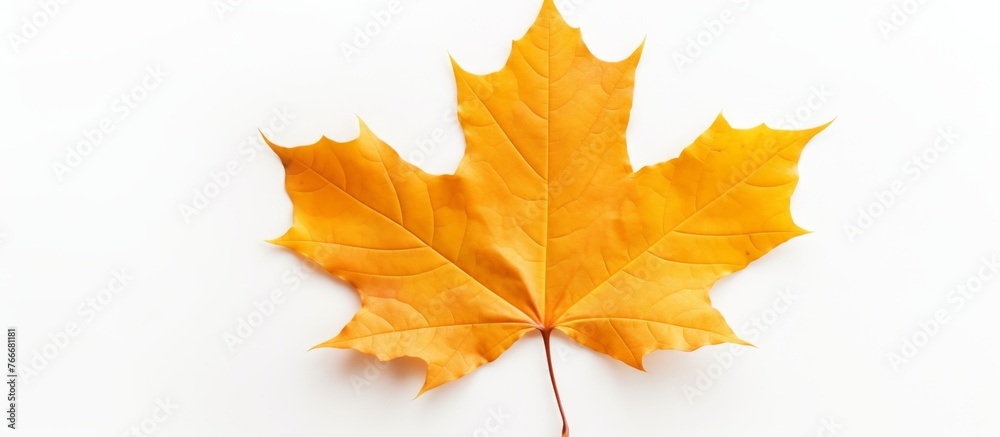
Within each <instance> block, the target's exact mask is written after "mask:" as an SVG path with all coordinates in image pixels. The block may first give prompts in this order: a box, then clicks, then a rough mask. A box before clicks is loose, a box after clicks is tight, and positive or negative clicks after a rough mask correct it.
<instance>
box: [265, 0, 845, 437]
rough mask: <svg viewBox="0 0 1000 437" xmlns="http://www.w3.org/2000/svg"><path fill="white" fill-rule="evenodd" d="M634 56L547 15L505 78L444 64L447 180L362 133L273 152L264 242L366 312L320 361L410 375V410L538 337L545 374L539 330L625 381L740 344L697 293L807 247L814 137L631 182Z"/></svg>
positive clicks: (777, 141) (761, 136) (770, 140)
mask: <svg viewBox="0 0 1000 437" xmlns="http://www.w3.org/2000/svg"><path fill="white" fill-rule="evenodd" d="M641 51H642V50H641V47H640V48H639V49H638V50H636V52H635V53H634V54H632V55H631V56H629V57H628V58H627V59H625V60H623V61H620V62H604V61H601V60H599V59H597V58H596V57H595V56H593V55H592V54H591V53H590V51H589V50H588V49H587V47H586V45H585V44H584V43H583V40H582V38H581V34H580V32H579V30H578V29H575V28H571V27H570V26H569V25H567V24H566V23H565V21H563V19H562V17H561V16H560V15H559V13H558V11H557V10H556V7H555V5H554V4H553V2H552V1H551V0H545V2H544V5H543V7H542V11H541V13H540V14H539V17H538V19H537V21H536V22H535V23H534V24H533V25H532V26H531V28H530V29H529V30H528V32H527V35H525V36H524V37H523V38H522V39H520V40H518V41H515V42H514V43H513V48H512V52H511V55H510V58H509V59H508V61H507V63H506V65H505V66H504V67H503V69H501V70H500V71H498V72H496V73H492V74H488V75H484V76H481V75H475V74H470V73H468V72H466V71H464V70H463V69H462V68H461V67H459V66H458V65H457V64H455V63H454V62H453V64H454V71H455V77H456V82H457V86H458V100H459V103H458V115H459V121H460V122H461V124H462V126H463V128H464V131H465V139H466V145H467V147H466V152H465V156H464V158H463V159H462V161H461V163H460V165H459V167H458V170H457V171H456V173H455V174H454V175H442V176H433V175H429V174H427V173H424V172H423V171H421V170H420V169H418V168H417V167H415V166H413V165H411V164H409V163H407V162H405V161H404V160H402V159H401V158H400V157H399V155H398V154H397V153H396V152H395V151H394V150H393V149H392V148H391V147H390V146H389V145H387V144H386V143H384V142H383V141H381V140H380V139H379V138H378V137H376V135H375V134H374V133H372V132H371V131H370V130H369V129H368V128H367V127H366V126H364V124H363V123H362V125H361V134H360V136H359V137H358V138H357V139H356V140H354V141H349V142H347V143H338V142H335V141H332V140H329V139H327V138H325V137H324V138H322V139H321V140H320V141H319V142H318V143H316V144H313V145H310V146H303V147H297V148H283V147H279V146H276V145H274V144H272V143H270V142H269V144H270V145H271V147H272V148H273V150H274V151H275V153H277V155H278V156H279V157H280V158H281V162H282V163H283V165H284V167H285V169H286V176H287V178H286V187H287V190H288V193H289V195H290V197H291V199H292V204H293V205H294V220H293V225H292V227H291V229H290V230H289V231H288V232H287V233H286V234H285V235H284V236H282V237H280V238H279V239H277V240H274V243H276V244H279V245H282V246H285V247H288V248H290V249H292V250H294V251H296V252H298V253H299V254H301V255H303V256H305V257H307V258H309V259H311V260H313V261H315V262H316V263H317V264H319V265H320V266H322V267H323V268H325V269H326V271H328V272H330V273H331V274H333V275H336V276H338V277H340V278H342V279H344V280H345V281H347V282H348V283H350V284H352V285H353V286H354V287H356V288H357V290H358V293H359V294H360V295H361V302H362V307H361V309H360V311H359V312H358V313H357V315H355V317H354V318H353V320H351V321H350V322H349V323H348V324H347V326H346V327H345V328H344V329H343V331H341V333H340V334H339V335H337V336H336V337H335V338H333V339H331V340H329V341H327V342H325V343H323V344H321V345H319V346H318V347H335V348H352V349H356V350H359V351H361V352H364V353H368V354H373V355H375V356H377V357H378V358H379V359H380V360H383V361H387V360H391V359H394V358H398V357H404V356H406V357H414V358H418V359H420V360H423V361H424V362H426V363H427V367H428V369H427V377H426V380H425V382H424V385H423V388H422V389H421V393H423V392H424V391H426V390H429V389H432V388H434V387H437V386H439V385H441V384H444V383H446V382H449V381H452V380H455V379H457V378H459V377H461V376H463V375H466V374H468V373H469V372H471V371H472V370H473V369H475V368H476V367H478V366H480V365H482V364H484V363H487V362H490V361H493V360H495V359H496V358H497V357H499V356H500V355H501V354H502V353H503V352H504V351H506V350H507V349H508V348H509V347H510V346H511V345H512V344H513V343H514V342H515V341H517V340H518V339H519V338H521V337H522V336H524V335H525V334H527V333H529V332H531V331H536V330H537V331H540V332H541V334H542V338H543V340H544V344H545V347H546V352H547V354H548V356H549V363H548V365H549V371H550V375H551V372H552V369H551V366H552V364H551V352H550V347H549V340H550V336H551V334H552V332H553V331H560V332H562V333H564V334H565V335H567V336H569V337H570V338H572V339H574V340H576V341H578V342H580V343H581V344H584V345H586V346H588V347H590V348H591V349H593V350H595V351H598V352H601V353H605V354H608V355H610V356H612V357H614V358H616V359H618V360H621V361H623V362H625V363H627V364H629V365H631V366H633V367H636V368H639V369H641V368H642V359H643V356H645V355H646V354H647V353H649V352H651V351H653V350H656V349H677V350H683V351H690V350H694V349H697V348H699V347H702V346H706V345H714V344H719V343H724V342H730V343H738V344H746V343H744V342H743V341H742V340H740V339H739V338H738V337H737V336H736V335H735V334H734V333H733V331H732V329H730V327H729V326H728V325H727V324H726V322H725V320H724V319H723V317H722V315H721V314H720V313H719V312H718V311H717V310H716V309H715V308H713V307H712V306H711V302H710V300H709V295H708V292H709V289H710V288H711V287H712V285H713V284H715V282H716V281H718V280H719V279H721V278H722V277H724V276H726V275H728V274H731V273H733V272H735V271H737V270H740V269H743V268H744V267H746V266H747V265H748V264H749V263H750V262H751V261H754V260H756V259H757V258H759V257H761V256H763V255H764V254H765V253H767V252H768V251H770V250H771V249H773V248H774V247H776V246H778V245H779V244H781V243H783V242H785V241H788V240H789V239H791V238H792V237H795V236H798V235H801V234H803V233H804V231H803V230H802V229H801V228H799V227H798V226H796V225H795V223H794V222H793V221H792V217H791V211H790V209H789V203H790V198H791V195H792V192H793V190H794V188H795V185H796V183H797V181H798V176H797V173H796V165H797V162H798V159H799V155H800V153H801V152H802V149H803V148H804V146H805V144H806V143H807V142H808V141H809V140H810V139H811V138H812V137H813V136H814V135H816V134H817V133H818V132H819V131H821V130H822V129H823V128H824V127H825V126H821V127H818V128H814V129H808V130H800V131H788V130H773V129H770V128H768V127H766V126H764V125H761V126H758V127H755V128H752V129H734V128H732V127H731V126H730V125H729V124H728V123H727V122H726V121H725V120H724V119H723V118H722V117H721V116H720V117H719V118H718V119H717V120H716V121H715V123H714V124H713V125H712V126H711V127H710V128H709V129H708V130H707V131H706V132H705V133H703V134H702V135H701V136H700V137H698V139H697V140H695V142H694V143H693V144H692V145H690V146H689V147H687V148H686V149H685V150H684V151H683V152H682V153H681V155H680V157H678V158H675V159H673V160H670V161H668V162H663V163H660V164H656V165H652V166H648V167H645V168H642V169H640V170H639V171H638V172H634V171H633V170H632V167H631V164H630V163H629V159H628V154H627V152H626V142H625V130H626V127H627V125H628V121H629V114H630V111H631V107H632V94H633V85H634V80H635V69H636V66H637V64H638V62H639V57H640V53H641ZM552 384H553V388H555V378H554V376H553V377H552ZM556 398H557V400H558V390H556ZM559 404H560V405H559V409H560V413H562V406H561V402H559ZM563 422H564V425H565V416H563ZM563 432H564V435H565V434H567V433H568V431H567V429H566V428H565V427H564V430H563Z"/></svg>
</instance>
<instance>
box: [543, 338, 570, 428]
mask: <svg viewBox="0 0 1000 437" xmlns="http://www.w3.org/2000/svg"><path fill="white" fill-rule="evenodd" d="M541 331H542V340H544V342H545V359H546V360H547V361H548V363H549V379H551V380H552V391H553V392H555V394H556V404H557V405H559V416H560V417H562V423H563V428H562V437H569V423H567V422H566V413H565V412H564V411H563V405H562V398H560V397H559V386H558V385H556V374H555V372H553V371H552V346H551V343H550V341H549V338H550V337H551V336H552V328H547V329H543V330H541Z"/></svg>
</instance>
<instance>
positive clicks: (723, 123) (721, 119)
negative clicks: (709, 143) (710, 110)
mask: <svg viewBox="0 0 1000 437" xmlns="http://www.w3.org/2000/svg"><path fill="white" fill-rule="evenodd" d="M732 128H733V127H732V126H731V125H730V124H729V121H727V120H726V117H725V116H724V115H722V111H719V115H718V116H716V117H715V121H713V122H712V126H711V128H710V129H712V130H731V129H732Z"/></svg>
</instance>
